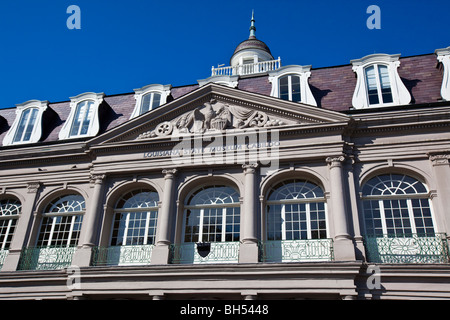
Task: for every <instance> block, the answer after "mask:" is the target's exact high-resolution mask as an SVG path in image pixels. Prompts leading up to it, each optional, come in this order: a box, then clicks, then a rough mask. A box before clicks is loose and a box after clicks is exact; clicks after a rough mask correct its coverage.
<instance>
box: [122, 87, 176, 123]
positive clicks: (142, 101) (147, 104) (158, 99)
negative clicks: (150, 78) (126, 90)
mask: <svg viewBox="0 0 450 320" xmlns="http://www.w3.org/2000/svg"><path fill="white" fill-rule="evenodd" d="M171 89H172V86H171V85H160V84H151V85H148V86H145V87H143V88H140V89H135V90H134V92H135V95H134V98H135V99H136V105H135V107H134V110H133V113H132V114H131V117H130V119H133V118H136V117H137V116H140V115H141V114H144V113H146V112H148V111H150V110H153V109H156V108H158V107H159V106H161V105H163V104H165V103H166V102H167V97H168V96H169V95H170V90H171Z"/></svg>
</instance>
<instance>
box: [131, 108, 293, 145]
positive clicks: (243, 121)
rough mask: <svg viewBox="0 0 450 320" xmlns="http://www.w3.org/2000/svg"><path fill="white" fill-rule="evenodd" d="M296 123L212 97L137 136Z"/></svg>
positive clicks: (185, 133) (173, 134) (197, 132)
mask: <svg viewBox="0 0 450 320" xmlns="http://www.w3.org/2000/svg"><path fill="white" fill-rule="evenodd" d="M290 123H295V122H294V121H289V120H285V119H279V118H275V117H273V116H269V115H268V114H267V113H265V112H263V111H260V110H251V109H248V108H245V107H241V106H236V105H229V104H225V103H222V102H218V101H216V100H215V99H212V100H211V101H209V102H206V103H204V104H203V105H201V106H199V107H197V108H195V109H194V110H192V111H190V112H187V113H185V114H183V115H181V116H179V117H177V118H176V119H174V120H172V121H165V122H162V123H160V124H159V125H157V126H156V128H155V129H154V130H152V131H149V132H145V133H143V134H141V135H139V137H138V139H147V138H153V137H157V136H160V137H164V136H179V135H187V134H202V133H207V132H222V131H224V130H227V129H245V128H254V127H259V128H263V127H273V126H281V125H285V124H290Z"/></svg>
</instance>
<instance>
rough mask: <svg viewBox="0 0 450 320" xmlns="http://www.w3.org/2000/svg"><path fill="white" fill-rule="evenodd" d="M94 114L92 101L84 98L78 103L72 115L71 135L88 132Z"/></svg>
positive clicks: (76, 135)
mask: <svg viewBox="0 0 450 320" xmlns="http://www.w3.org/2000/svg"><path fill="white" fill-rule="evenodd" d="M93 115H94V101H92V100H85V101H82V102H80V103H78V105H77V108H76V110H75V115H74V117H73V122H72V128H71V129H70V136H71V137H78V136H84V135H86V134H87V133H88V130H89V126H90V123H91V121H92V119H93Z"/></svg>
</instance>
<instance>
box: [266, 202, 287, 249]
mask: <svg viewBox="0 0 450 320" xmlns="http://www.w3.org/2000/svg"><path fill="white" fill-rule="evenodd" d="M282 223H283V219H282V217H281V205H279V204H278V205H268V206H267V240H282V234H281V230H282Z"/></svg>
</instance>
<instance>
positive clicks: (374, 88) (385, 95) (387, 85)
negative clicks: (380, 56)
mask: <svg viewBox="0 0 450 320" xmlns="http://www.w3.org/2000/svg"><path fill="white" fill-rule="evenodd" d="M365 74H366V85H367V95H368V98H369V105H378V104H384V105H385V104H388V103H392V102H394V100H393V98H392V89H391V81H390V78H389V69H388V67H387V66H385V65H377V64H375V65H371V66H370V67H368V68H366V69H365Z"/></svg>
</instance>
